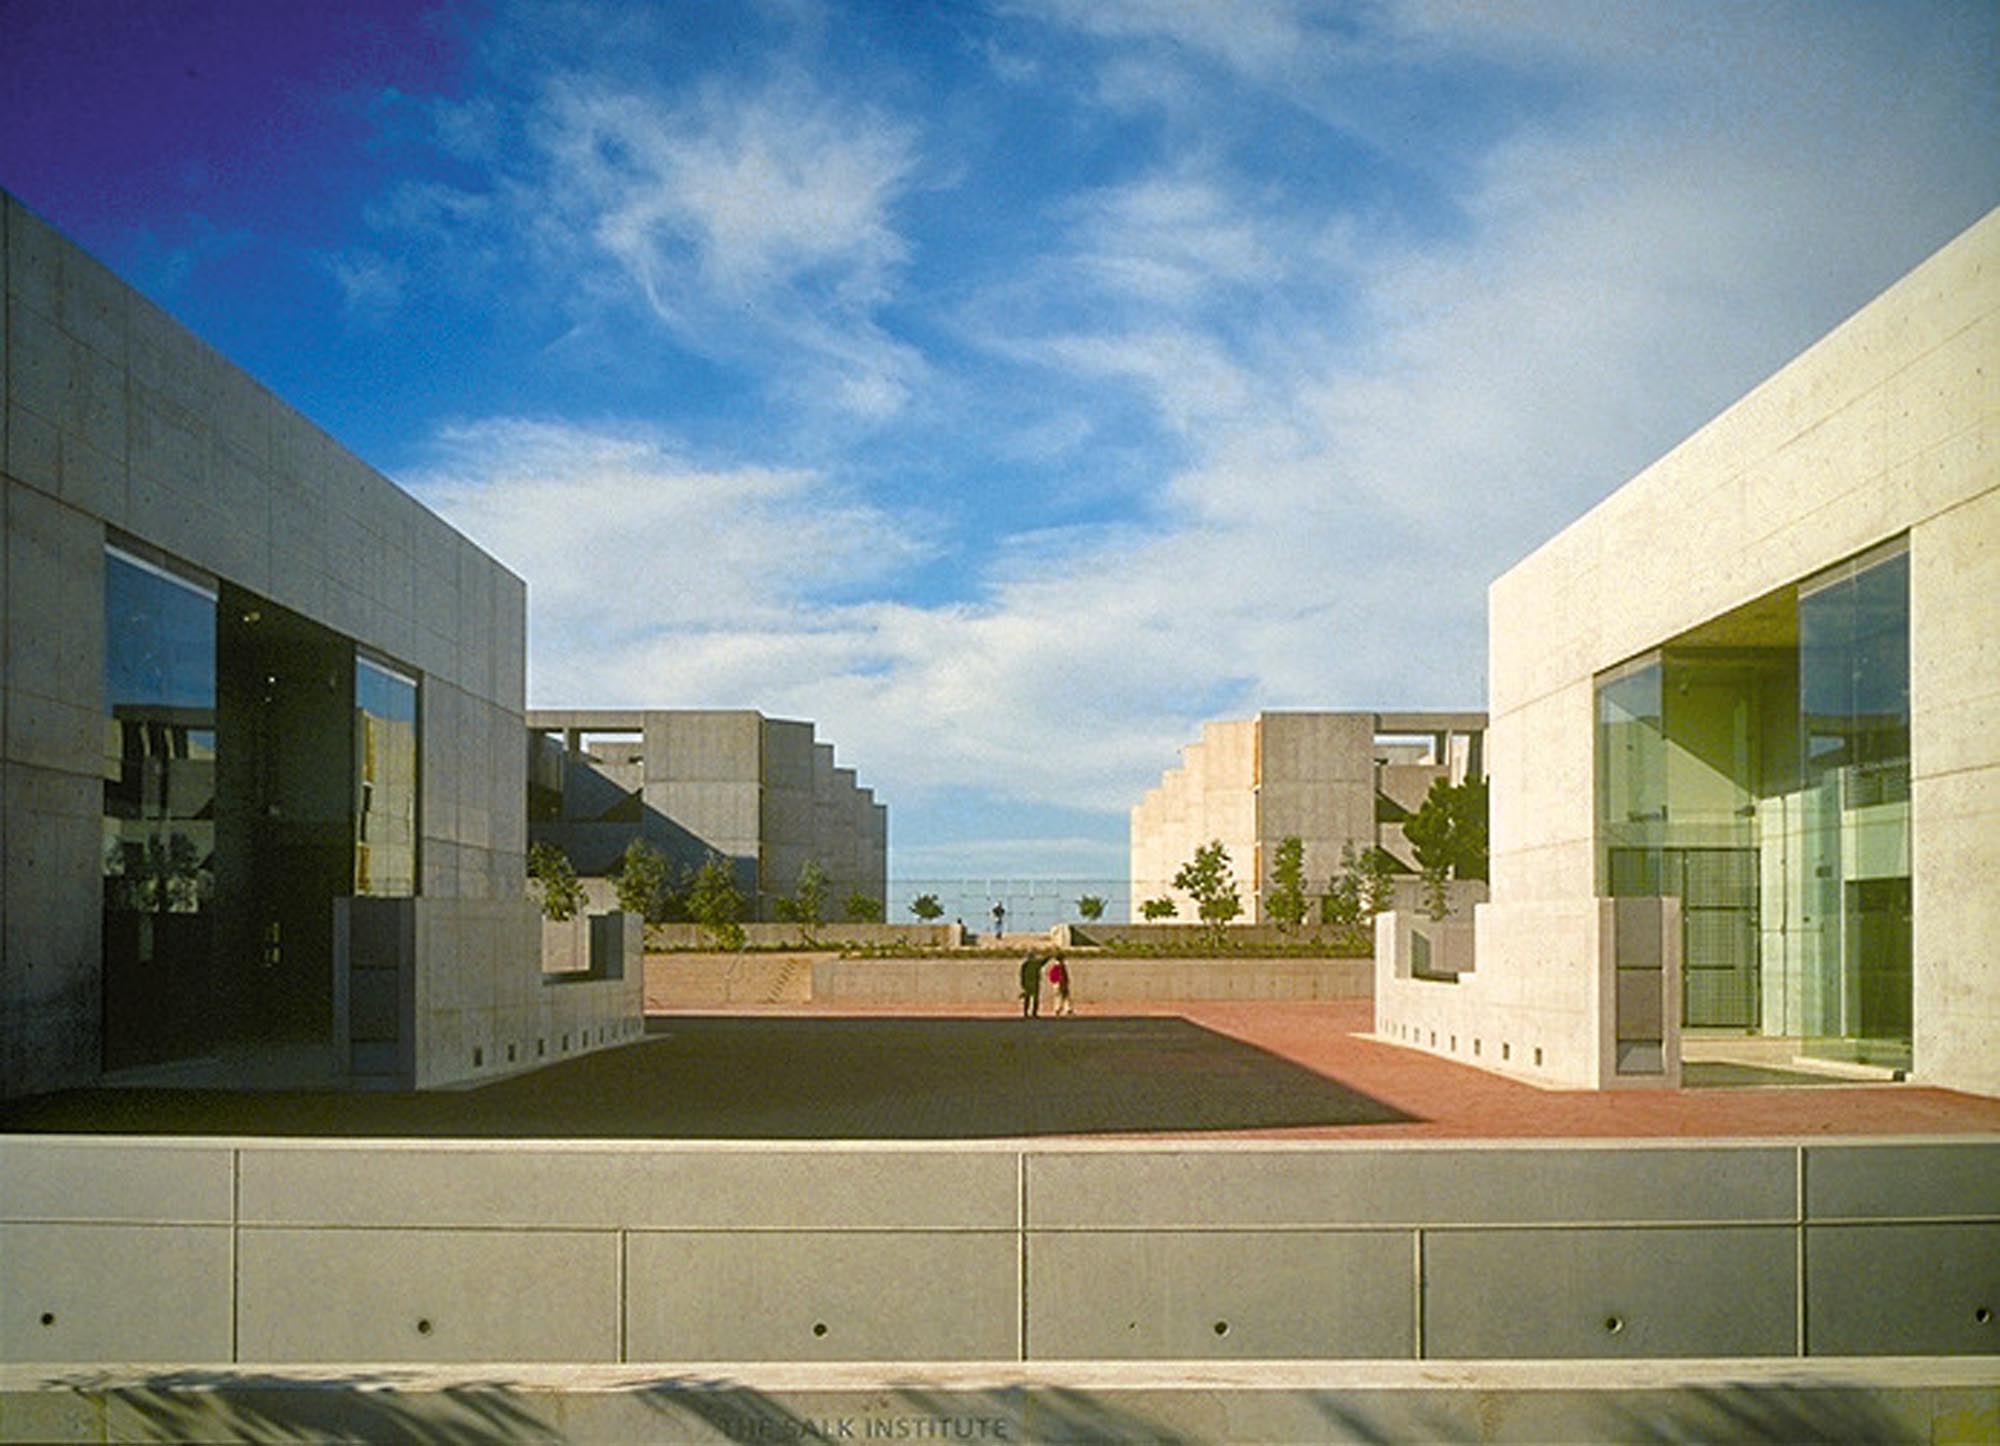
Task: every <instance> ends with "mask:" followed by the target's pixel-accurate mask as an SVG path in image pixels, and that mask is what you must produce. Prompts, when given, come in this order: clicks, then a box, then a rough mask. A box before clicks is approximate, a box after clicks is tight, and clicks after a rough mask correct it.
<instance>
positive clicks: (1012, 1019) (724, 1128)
mask: <svg viewBox="0 0 2000 1446" xmlns="http://www.w3.org/2000/svg"><path fill="white" fill-rule="evenodd" d="M1085 988H1086V993H1085V994H1084V995H1083V996H1082V999H1081V1011H1082V1012H1080V1013H1079V1014H1078V1015H1076V1016H1074V1017H1070V1018H1062V1019H1056V1018H1048V1017H1044V1018H1041V1019H1035V1020H1023V1019H1022V1018H1020V1016H1019V1014H1018V1006H1017V1005H1016V1003H1015V1002H1014V1001H1011V1000H995V1001H993V1002H992V1003H990V1004H987V1005H977V1006H971V1007H954V1008H953V1009H951V1010H949V1011H945V1010H941V1009H937V1008H929V1007H917V1006H902V1007H897V1006H882V1005H875V1004H871V1005H868V1006H865V1007H863V1006H839V1005H824V1004H822V1005H780V1006H765V1007H761V1008H739V1009H733V1010H731V1011H729V1012H727V1013H722V1012H696V1011H678V1012H661V1011H658V1010H653V1011H651V1012H649V1014H648V1018H647V1028H646V1034H645V1036H644V1037H643V1038H642V1039H640V1040H638V1041H636V1042H634V1043H632V1044H629V1045H626V1046H623V1047H620V1048H615V1049H610V1050H605V1051H602V1052H599V1053H596V1054H592V1055H589V1056H587V1057H582V1058H577V1059H573V1060H568V1061H564V1062H560V1063H556V1064H553V1065H549V1066H547V1067H545V1068H541V1069H535V1070H530V1071H526V1072H523V1073H520V1074H516V1075H513V1076H510V1077H507V1078H503V1079H499V1080H495V1081H492V1082H490V1083H485V1084H482V1085H479V1086H477V1087H466V1088H460V1089H453V1090H442V1091H424V1092H415V1091H347V1092H339V1091H331V1090H327V1091H314V1090H262V1091H223V1090H211V1089H197V1088H185V1087H181V1088H176V1087H163V1086H148V1087H134V1088H120V1089H108V1088H94V1089H80V1090H69V1091H61V1092H55V1093H49V1094H43V1095H36V1096H29V1097H26V1098H23V1099H18V1100H14V1101H10V1102H8V1103H7V1104H5V1105H4V1106H0V1131H6V1132H13V1133H76V1134H140V1135H144V1134H181V1135H301V1136H332V1137H381V1138H387V1137H416V1138H440V1139H442V1138H452V1137H466V1138H486V1139H496V1138H497V1139H654V1140H674V1139H684V1140H716V1139H743V1140H951V1139H1006V1138H1036V1139H1060V1138H1064V1137H1075V1138H1113V1139H1117V1138H1130V1139H1150V1140H1159V1139H1162V1138H1167V1139H1171V1138H1174V1137H1177V1136H1178V1137H1188V1138H1202V1139H1228V1138H1240V1139H1245V1140H1295V1141H1355V1142H1362V1141H1366V1142H1386V1141H1399V1140H1408V1141H1435V1140H1452V1139H1462V1140H1478V1139H1502V1140H1504V1139H1551V1140H1553V1139H1564V1138H1577V1139H1617V1138H1632V1139H1653V1138H1690V1139H1697V1138H1716V1139H1724V1138H1736V1139H1742V1138H1767V1139H1769V1138H1785V1139H1796V1140H1811V1139H1827V1138H1838V1137H1842V1136H1905V1137H1908V1136H1938V1135H1971V1134H1992V1133H2000V1099H1990V1098H1984V1097H1980V1096H1974V1095H1969V1094H1961V1093H1957V1092H1954V1091H1950V1090H1941V1089H1934V1088H1929V1087H1925V1086H1921V1085H1913V1084H1908V1083H1900V1082H1857V1081H1845V1080H1836V1079H1831V1078H1828V1077H1826V1076H1816V1075H1808V1074H1801V1073H1798V1072H1795V1071H1791V1070H1786V1069H1766V1068H1761V1067H1758V1066H1755V1065H1746V1064H1729V1063H1710V1064H1695V1065H1691V1066H1690V1067H1689V1072H1688V1078H1689V1081H1690V1085H1691V1086H1692V1087H1690V1088H1685V1089H1681V1090H1675V1091H1658V1090H1653V1091H1587V1090H1558V1089H1549V1088H1545V1087H1541V1086H1538V1085H1535V1084H1531V1083H1528V1082H1525V1081H1521V1080H1516V1079H1510V1078H1507V1077H1505V1076H1503V1075H1499V1074H1495V1073H1493V1072H1491V1071H1488V1070H1483V1069H1475V1068H1472V1067H1470V1066H1467V1065H1459V1064H1454V1063H1452V1062H1450V1061H1448V1060H1442V1059H1439V1058H1437V1057H1435V1056H1432V1055H1425V1054H1421V1053H1417V1052H1415V1051H1411V1050H1406V1049H1400V1048H1397V1047H1394V1046H1392V1045H1389V1044H1387V1043H1385V1042H1381V1041H1378V1040H1376V1039H1373V1038H1371V1037H1370V1036H1369V1034H1368V1031H1369V1028H1370V1025H1371V1008H1372V1007H1371V1005H1370V1003H1369V1001H1368V1000H1366V999H1349V1000H1334V1001H1325V1002H1312V1003H1305V1002H1269V1001H1255V1002H1252V1001H1190V1002H1180V1003H1166V1002H1158V1003H1121V1004H1119V1005H1117V1006H1116V1007H1115V1012H1114V1011H1113V1009H1112V1007H1111V1006H1105V1007H1103V1008H1102V1009H1099V1010H1093V1009H1092V1007H1091V1005H1090V1002H1089V999H1088V994H1087V981H1086V985H1085ZM1703 1085H1716V1086H1719V1085H1729V1086H1732V1087H1727V1088H1723V1087H1701V1086H1703Z"/></svg>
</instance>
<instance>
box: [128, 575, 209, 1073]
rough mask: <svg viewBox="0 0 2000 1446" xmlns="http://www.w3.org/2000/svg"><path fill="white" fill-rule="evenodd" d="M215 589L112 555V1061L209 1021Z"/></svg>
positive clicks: (134, 1056) (134, 1057)
mask: <svg viewBox="0 0 2000 1446" xmlns="http://www.w3.org/2000/svg"><path fill="white" fill-rule="evenodd" d="M215 606H216V591H215V587H214V584H213V583H211V582H209V581H207V580H206V579H203V578H201V577H199V576H196V575H188V574H184V573H181V572H179V571H176V570H172V569H170V568H168V567H167V566H165V565H164V564H163V563H160V562H156V561H153V560H150V559H147V558H145V557H141V556H139V555H138V554H136V553H133V552H127V551H124V550H121V549H107V551H106V553H105V559H104V617H105V646H104V696H105V710H106V711H105V722H104V770H103V771H104V815H103V865H104V995H103V1008H104V1059H105V1064H106V1067H107V1068H119V1067H122V1066H125V1065H131V1064H141V1063H149V1062H152V1061H154V1060H158V1059H165V1058H171V1057H174V1056H176V1055H179V1054H182V1053H185V1052H188V1051H190V1050H193V1049H198V1048H200V1047H201V1045H202V1044H203V1042H204V1039H205V1035H206V1033H207V1025H208V1023H209V1022H210V1021H211V1020H212V1019H213V1011H212V1009H211V1008H210V1001H209V1000H208V999H207V997H206V996H207V992H208V990H207V975H208V966H209V960H210V958H211V955H212V953H213V949H214V928H215V920H214V903H215V884H216V860H215V797H216V793H215V785H216V778H215V767H216V750H215V647H216V644H215V638H216V629H215Z"/></svg>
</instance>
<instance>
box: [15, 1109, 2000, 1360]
mask: <svg viewBox="0 0 2000 1446" xmlns="http://www.w3.org/2000/svg"><path fill="white" fill-rule="evenodd" d="M1997 1302H2000V1143H1996V1142H1995V1141H1992V1140H1969V1141H1957V1142H1952V1143H1914V1142H1853V1143H1847V1142H1843V1143H1819V1142H1812V1143H1771V1142H1751V1143H1741V1144H1739V1143H1735V1142H1701V1143H1685V1142H1677V1143H1662V1142H1657V1141H1646V1142H1633V1141H1615V1140H1614V1141H1602V1142H1592V1143H1589V1144H1575V1143H1568V1142H1562V1143H1549V1144H1527V1143H1524V1144H1516V1145H1506V1146H1501V1147H1491V1146H1487V1147H1480V1148H1463V1147H1453V1146H1450V1145H1428V1144H1427V1145H1422V1146H1406V1147H1400V1148H1399V1147H1394V1146H1391V1147H1386V1148H1385V1147H1380V1146H1343V1145H1338V1144H1316V1145H1310V1146H1303V1147H1301V1146H1296V1145H1267V1144H1262V1143H1242V1142H1232V1143H1228V1144H1205V1143H1203V1142H1200V1141H1176V1142H1174V1143H1173V1145H1172V1146H1171V1147H1158V1146H1141V1147H1132V1146H1112V1145H1105V1146H1093V1145H1090V1144H1087V1143H1077V1142H1052V1143H1050V1144H1047V1145H1035V1146H1027V1147H1022V1146H1019V1145H1014V1144H1006V1143H992V1144H985V1143H979V1142H948V1143H942V1144H937V1145H931V1146H924V1145H857V1144H848V1145H842V1146H839V1147H837V1148H825V1147H815V1146H784V1145H773V1146H763V1147H758V1148H754V1149H745V1148H743V1147H742V1146H740V1145H729V1144H720V1145H715V1146H703V1145H698V1144H685V1143H658V1144H654V1143H645V1142H641V1143H621V1144H617V1145H608V1144H603V1143H597V1142H581V1141H579V1142H566V1143H546V1142H545V1143H524V1142H492V1141H464V1140H454V1141H439V1142H429V1141H381V1140H371V1141H366V1142H351V1141H299V1140H273V1139H258V1138H232V1139H214V1140H200V1141H181V1140H166V1139H129V1138H117V1137H105V1138H92V1139H78V1138H67V1139H65V1138H47V1139H44V1138H35V1137H22V1136H14V1137H7V1138H4V1139H0V1303H4V1310H0V1362H4V1363H11V1364H16V1365H19V1364H24V1363H31V1362H60V1363H68V1364H70V1365H72V1366H83V1365H90V1364H102V1363H119V1364H122V1365H130V1364H135V1363H142V1364H151V1365H156V1366H159V1367H162V1368H165V1367H171V1366H174V1365H188V1364H197V1363H199V1364H208V1365H219V1364H225V1363H259V1364H264V1365H271V1366H287V1365H291V1366H298V1365H310V1364H314V1363H338V1362H353V1361H367V1362H377V1363H384V1364H388V1363H397V1362H402V1363H445V1362H461V1363H470V1362H511V1363H517V1364H522V1363H576V1364H599V1365H611V1364H618V1363H628V1362H663V1363H664V1362H676V1363H704V1362H724V1361H735V1362H756V1361H796V1362H842V1361H845V1362H860V1361H874V1362H940V1361H966V1362H976V1361H986V1362H1002V1361H1016V1362H1062V1361H1112V1360H1126V1361H1174V1362H1183V1363H1186V1362H1204V1361H1206V1362H1218V1363H1223V1362H1273V1361H1285V1360H1290V1361H1321V1362H1332V1361H1343V1360H1348V1361H1363V1360H1368V1361H1417V1360H1423V1361H1494V1360H1507V1359H1518V1360H1537V1361H1549V1360H1572V1361H1577V1360H1600V1361H1643V1360H1665V1359H1690V1358H1710V1359H1713V1358H1736V1359H1743V1360H1758V1359H1762V1360H1767V1361H1783V1360H1794V1361H1796V1360H1803V1359H1807V1358H1813V1357H1828V1356H1833V1357H1848V1358H1852V1357H1865V1356H1883V1357H1892V1356H1893V1357H1942V1356H1980V1357H1986V1358H1988V1359H1989V1360H1990V1359H1991V1358H1993V1357H1994V1356H1995V1355H1996V1354H2000V1350H1997V1349H1996V1334H1997V1333H2000V1324H1996V1321H1995V1314H1996V1309H2000V1305H1996V1303H1997Z"/></svg>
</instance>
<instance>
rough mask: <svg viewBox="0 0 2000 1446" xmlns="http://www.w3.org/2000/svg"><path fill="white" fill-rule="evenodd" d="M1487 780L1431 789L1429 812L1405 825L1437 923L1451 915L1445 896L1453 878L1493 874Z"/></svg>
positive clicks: (1437, 784)
mask: <svg viewBox="0 0 2000 1446" xmlns="http://www.w3.org/2000/svg"><path fill="white" fill-rule="evenodd" d="M1486 797H1487V795H1486V780H1485V779H1483V778H1468V779H1466V780H1465V782H1463V783H1459V784H1452V783H1447V782H1446V781H1445V780H1444V779H1442V778H1440V779H1438V780H1437V781H1436V782H1435V783H1433V784H1431V789H1430V792H1429V793H1428V794H1426V795H1425V796H1424V804H1423V807H1422V808H1420V809H1418V810H1417V811H1416V812H1415V813H1414V814H1412V815H1410V817H1409V818H1408V819H1406V820H1405V821H1404V823H1403V837H1405V838H1407V839H1408V840H1409V841H1410V848H1411V851H1412V852H1414V853H1415V854H1416V856H1417V865H1418V867H1419V868H1421V869H1422V870H1423V877H1424V907H1425V909H1426V911H1427V912H1428V913H1429V914H1430V916H1431V917H1432V918H1433V919H1442V918H1443V917H1444V916H1445V915H1446V914H1447V913H1449V912H1450V904H1449V900H1448V898H1447V896H1446V892H1445V884H1446V881H1447V880H1449V879H1453V878H1459V879H1483V878H1485V877H1486V872H1487V823H1486Z"/></svg>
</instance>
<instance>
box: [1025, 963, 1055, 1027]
mask: <svg viewBox="0 0 2000 1446" xmlns="http://www.w3.org/2000/svg"><path fill="white" fill-rule="evenodd" d="M1048 962H1049V961H1048V956H1047V955H1045V954H1037V953H1035V952H1033V951H1032V950H1030V951H1029V953H1028V956H1027V957H1026V958H1025V959H1023V960H1022V961H1021V1018H1023V1019H1034V1018H1036V1017H1037V1016H1038V1015H1040V1014H1041V1012H1042V966H1043V965H1044V964H1046V963H1048Z"/></svg>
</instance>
